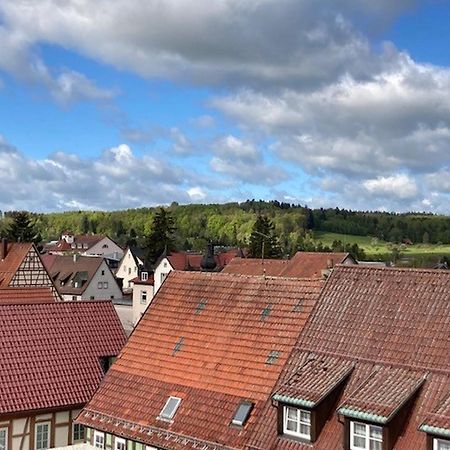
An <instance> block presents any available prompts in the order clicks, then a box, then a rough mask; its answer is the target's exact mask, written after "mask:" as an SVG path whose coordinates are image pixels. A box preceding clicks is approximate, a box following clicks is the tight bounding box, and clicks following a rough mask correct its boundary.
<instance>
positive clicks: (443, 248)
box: [314, 231, 450, 259]
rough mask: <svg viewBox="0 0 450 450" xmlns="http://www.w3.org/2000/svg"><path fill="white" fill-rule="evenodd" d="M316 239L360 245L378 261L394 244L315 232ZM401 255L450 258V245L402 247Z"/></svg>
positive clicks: (360, 237) (325, 242) (327, 242)
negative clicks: (445, 256)
mask: <svg viewBox="0 0 450 450" xmlns="http://www.w3.org/2000/svg"><path fill="white" fill-rule="evenodd" d="M314 238H315V240H317V241H320V242H322V243H323V244H324V245H329V246H331V244H332V243H333V241H335V240H338V241H341V242H343V243H344V244H347V243H349V244H354V243H356V244H358V247H360V248H362V249H364V251H365V253H366V255H367V256H368V257H369V258H374V259H376V258H377V257H382V256H383V255H387V254H389V253H391V247H392V245H393V244H391V243H390V242H386V241H382V240H379V239H377V238H373V237H370V236H355V235H350V234H339V233H328V232H323V231H316V232H314ZM401 253H402V254H403V255H404V256H405V257H424V256H431V255H433V256H436V257H439V256H444V255H447V256H450V245H449V244H446V245H437V244H413V245H405V244H402V245H401Z"/></svg>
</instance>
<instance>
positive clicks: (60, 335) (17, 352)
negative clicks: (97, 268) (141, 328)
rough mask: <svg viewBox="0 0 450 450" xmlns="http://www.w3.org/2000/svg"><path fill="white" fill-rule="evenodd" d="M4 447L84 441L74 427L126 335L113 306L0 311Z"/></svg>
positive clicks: (33, 448) (40, 449) (22, 449)
mask: <svg viewBox="0 0 450 450" xmlns="http://www.w3.org/2000/svg"><path fill="white" fill-rule="evenodd" d="M0 320H1V321H2V327H1V330H0V336H1V341H2V349H1V351H2V358H0V389H1V390H2V395H1V398H0V447H1V448H2V450H45V449H47V448H53V447H62V446H67V445H72V444H76V443H82V442H83V441H84V440H85V439H86V434H85V430H84V427H83V426H82V425H79V424H75V423H74V419H75V417H76V416H77V414H78V413H79V411H80V409H81V408H82V407H83V406H84V404H85V403H86V402H87V401H88V399H89V398H90V397H91V396H92V394H93V393H94V392H95V390H96V389H97V388H98V385H99V384H100V382H101V380H102V378H103V376H104V374H105V372H106V370H107V368H108V364H109V363H110V362H111V359H112V357H115V356H117V355H118V354H119V352H120V350H121V348H122V346H123V345H124V343H125V334H124V332H123V329H122V326H121V324H120V321H119V319H118V317H117V315H116V313H115V311H114V308H113V306H112V304H111V302H83V303H65V302H53V303H40V304H25V303H23V302H22V304H20V305H0Z"/></svg>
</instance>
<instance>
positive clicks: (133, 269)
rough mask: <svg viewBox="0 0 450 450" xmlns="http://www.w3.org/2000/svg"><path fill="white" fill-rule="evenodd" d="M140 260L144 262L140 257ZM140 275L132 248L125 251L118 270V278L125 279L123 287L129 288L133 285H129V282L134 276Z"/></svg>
mask: <svg viewBox="0 0 450 450" xmlns="http://www.w3.org/2000/svg"><path fill="white" fill-rule="evenodd" d="M138 261H139V262H140V263H141V264H142V261H141V260H140V259H139V258H138ZM137 276H138V266H137V265H136V262H135V260H134V258H133V255H132V254H131V251H130V249H127V251H126V252H125V255H124V257H123V258H122V261H121V262H120V265H119V268H118V269H117V272H116V277H117V278H122V279H123V285H122V288H123V289H129V288H131V287H132V286H129V285H128V282H129V281H131V280H132V279H133V278H136V277H137Z"/></svg>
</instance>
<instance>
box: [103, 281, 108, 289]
mask: <svg viewBox="0 0 450 450" xmlns="http://www.w3.org/2000/svg"><path fill="white" fill-rule="evenodd" d="M108 286H109V284H108V282H107V281H104V282H103V289H108Z"/></svg>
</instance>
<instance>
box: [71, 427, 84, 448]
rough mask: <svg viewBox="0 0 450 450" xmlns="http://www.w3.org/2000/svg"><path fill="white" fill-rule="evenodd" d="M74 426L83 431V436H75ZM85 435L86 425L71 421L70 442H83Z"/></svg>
mask: <svg viewBox="0 0 450 450" xmlns="http://www.w3.org/2000/svg"><path fill="white" fill-rule="evenodd" d="M75 427H80V428H81V430H82V431H83V437H78V439H76V438H75ZM78 433H80V429H78ZM85 437H86V427H85V426H84V425H82V424H81V423H75V422H73V423H72V443H74V442H83V441H84V439H85Z"/></svg>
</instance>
